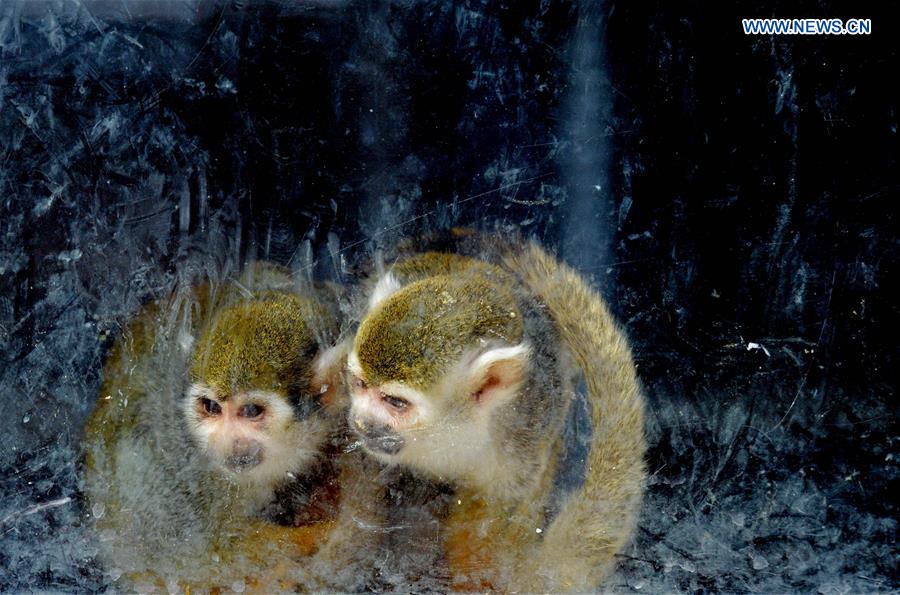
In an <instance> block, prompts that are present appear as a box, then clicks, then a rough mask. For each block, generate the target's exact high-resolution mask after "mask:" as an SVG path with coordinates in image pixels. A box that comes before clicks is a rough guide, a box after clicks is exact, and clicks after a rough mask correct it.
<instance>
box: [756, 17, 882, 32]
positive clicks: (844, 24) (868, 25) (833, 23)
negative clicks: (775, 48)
mask: <svg viewBox="0 0 900 595" xmlns="http://www.w3.org/2000/svg"><path fill="white" fill-rule="evenodd" d="M741 24H742V25H743V26H744V34H745V35H869V34H871V33H872V19H847V20H846V21H843V20H841V19H741Z"/></svg>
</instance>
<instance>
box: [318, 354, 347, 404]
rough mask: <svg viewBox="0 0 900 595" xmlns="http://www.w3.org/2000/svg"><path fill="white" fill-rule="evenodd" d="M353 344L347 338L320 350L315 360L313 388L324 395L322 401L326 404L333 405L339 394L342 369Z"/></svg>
mask: <svg viewBox="0 0 900 595" xmlns="http://www.w3.org/2000/svg"><path fill="white" fill-rule="evenodd" d="M352 345H353V341H352V340H351V339H345V340H343V341H341V342H340V343H338V344H337V345H335V346H334V347H329V348H327V349H323V350H321V351H319V354H318V355H317V356H316V359H315V360H314V361H313V377H312V389H313V390H314V391H318V393H319V394H320V395H322V403H323V404H325V405H331V404H332V402H333V401H335V398H336V396H337V395H338V392H339V391H338V390H337V385H338V383H339V382H340V381H341V370H342V369H343V367H344V361H345V360H346V359H347V353H348V352H349V351H350V347H351V346H352Z"/></svg>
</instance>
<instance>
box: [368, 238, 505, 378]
mask: <svg viewBox="0 0 900 595" xmlns="http://www.w3.org/2000/svg"><path fill="white" fill-rule="evenodd" d="M393 272H394V273H395V274H396V275H397V276H398V277H400V278H401V279H407V280H408V279H418V280H415V281H412V282H411V283H409V284H408V285H406V286H405V287H403V288H402V289H400V290H398V291H397V292H396V293H394V294H392V295H391V296H390V297H389V298H388V299H386V300H384V301H383V302H382V303H381V304H379V305H378V306H377V307H376V310H375V311H374V312H372V313H370V314H369V315H368V316H367V317H366V319H365V320H364V321H363V323H362V324H361V325H360V328H359V330H358V332H357V335H356V340H355V348H356V353H357V356H358V358H359V362H360V365H361V366H362V369H363V373H364V375H365V377H366V379H367V381H368V382H373V383H383V382H388V381H401V382H404V383H407V384H408V385H410V386H413V387H415V388H419V389H426V388H428V387H429V386H431V384H432V383H433V382H435V381H436V380H437V379H439V378H440V377H441V376H443V374H444V373H445V372H446V371H447V369H448V367H449V366H451V365H453V364H454V363H455V362H456V361H457V360H459V358H460V357H461V356H462V355H463V354H464V352H465V351H466V350H468V349H470V348H471V347H472V346H473V345H479V344H485V343H487V342H490V343H502V344H507V345H514V344H516V343H518V342H519V341H521V339H522V335H523V322H522V313H521V311H520V308H519V306H518V304H517V300H516V298H515V296H514V295H513V293H512V292H511V291H510V289H509V286H510V284H511V283H512V281H513V279H512V277H510V276H509V275H507V274H506V273H504V272H503V271H502V270H500V269H498V268H497V267H494V266H491V265H488V264H486V263H483V262H479V261H476V260H473V259H469V258H465V257H460V256H457V255H454V254H440V253H427V254H422V255H418V256H415V257H412V258H409V259H407V260H405V261H402V262H400V263H398V264H397V265H396V266H395V268H394V270H393Z"/></svg>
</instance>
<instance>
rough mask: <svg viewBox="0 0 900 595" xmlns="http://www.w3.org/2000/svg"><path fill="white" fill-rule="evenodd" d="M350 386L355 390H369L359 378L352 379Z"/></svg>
mask: <svg viewBox="0 0 900 595" xmlns="http://www.w3.org/2000/svg"><path fill="white" fill-rule="evenodd" d="M350 386H352V387H353V388H355V389H356V390H365V389H367V388H369V385H368V384H366V382H365V381H364V380H363V379H362V378H360V377H359V376H354V377H353V380H351V381H350Z"/></svg>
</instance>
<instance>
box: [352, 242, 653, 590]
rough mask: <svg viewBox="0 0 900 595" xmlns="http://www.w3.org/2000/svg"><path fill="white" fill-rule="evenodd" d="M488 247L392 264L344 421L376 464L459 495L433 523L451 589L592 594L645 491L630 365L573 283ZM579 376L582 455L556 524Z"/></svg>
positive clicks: (545, 261) (358, 349)
mask: <svg viewBox="0 0 900 595" xmlns="http://www.w3.org/2000/svg"><path fill="white" fill-rule="evenodd" d="M488 248H489V251H488V252H489V253H488V254H486V255H485V256H486V258H483V259H482V258H473V257H468V256H463V255H460V254H455V253H452V254H451V253H438V252H426V253H422V254H418V255H414V256H411V257H409V258H404V259H400V260H399V261H398V262H396V263H395V264H394V265H393V267H392V269H391V271H390V272H389V273H388V274H386V275H384V276H383V277H382V278H381V279H380V280H378V282H377V284H376V285H375V286H374V289H373V290H372V292H371V298H370V301H369V310H368V312H367V314H366V315H365V317H364V318H363V320H362V322H361V324H360V326H359V329H358V331H357V334H356V337H355V340H354V343H353V347H352V350H351V352H350V354H349V357H348V364H347V369H348V373H349V376H350V378H349V383H350V387H351V400H352V405H351V410H350V414H349V415H350V418H349V423H350V426H351V428H352V429H353V430H354V431H355V432H356V433H357V434H358V436H359V437H360V440H361V442H362V444H363V445H364V448H365V450H366V451H367V452H368V453H369V454H371V455H373V456H374V457H375V458H377V459H379V460H381V461H383V462H386V463H389V464H397V465H401V466H405V467H408V468H410V469H412V470H415V471H417V472H419V473H421V474H423V475H425V476H426V477H429V478H431V479H437V480H440V481H444V482H447V483H449V484H450V485H451V486H452V487H453V489H454V490H455V491H454V495H453V499H452V501H451V505H450V506H451V510H450V511H449V513H448V514H447V516H446V518H445V519H444V521H443V535H444V541H445V543H444V547H445V557H446V560H447V563H448V565H449V567H450V572H451V576H452V578H451V580H452V582H453V586H454V588H457V589H462V590H484V589H501V590H509V591H551V592H552V591H560V590H574V591H584V590H591V589H595V588H597V587H598V586H599V584H600V583H601V581H602V580H603V578H604V577H605V576H606V575H608V573H609V572H611V570H612V568H613V566H614V555H615V554H616V553H617V552H618V551H619V550H620V549H621V548H622V547H623V546H624V544H625V542H626V541H627V540H628V539H629V537H630V535H631V533H632V531H633V528H634V525H635V523H636V517H637V512H638V508H639V504H640V501H641V494H642V487H643V481H644V477H645V468H644V462H643V455H644V451H645V443H644V434H643V398H642V395H641V392H640V388H639V385H638V380H637V377H636V374H635V370H634V366H633V363H632V359H631V355H630V352H629V349H628V346H627V343H626V340H625V337H624V336H623V334H622V333H621V332H620V331H619V330H618V329H617V327H616V325H615V323H614V321H613V318H612V316H611V315H610V313H609V311H608V310H607V308H606V306H605V305H604V303H603V301H602V299H601V298H600V296H599V295H598V294H597V293H596V292H595V291H593V290H592V289H591V288H590V287H589V286H588V285H587V283H586V282H585V281H584V280H583V279H582V278H581V277H580V276H579V275H577V274H576V273H575V272H574V271H572V270H571V269H569V268H568V267H566V266H565V265H563V264H560V263H559V262H557V260H556V259H555V258H553V257H551V256H549V255H548V254H546V253H545V252H544V251H543V250H542V249H541V248H539V247H537V246H536V245H525V246H523V245H521V244H510V245H508V246H505V247H504V246H499V245H493V246H489V247H488ZM478 250H479V251H482V250H483V246H479V247H478ZM579 376H582V377H583V378H584V380H585V383H586V385H587V389H588V399H589V403H590V406H591V411H592V414H591V419H592V426H593V427H592V437H591V444H590V451H589V454H588V455H587V460H586V470H585V477H584V482H583V484H582V485H581V487H579V488H578V489H577V490H576V491H575V492H573V493H570V494H568V495H567V496H566V497H565V499H564V500H563V501H562V503H561V504H560V506H559V508H558V511H557V512H556V514H555V515H553V514H552V512H551V511H552V509H553V507H554V502H553V501H552V493H553V491H554V490H553V485H554V480H555V478H556V476H557V471H558V469H557V460H558V458H559V455H560V453H561V451H562V449H563V448H564V444H563V428H564V424H565V419H566V416H567V415H568V411H569V407H570V405H571V403H572V401H573V397H574V391H573V386H574V382H576V380H577V378H578V377H579Z"/></svg>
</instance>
